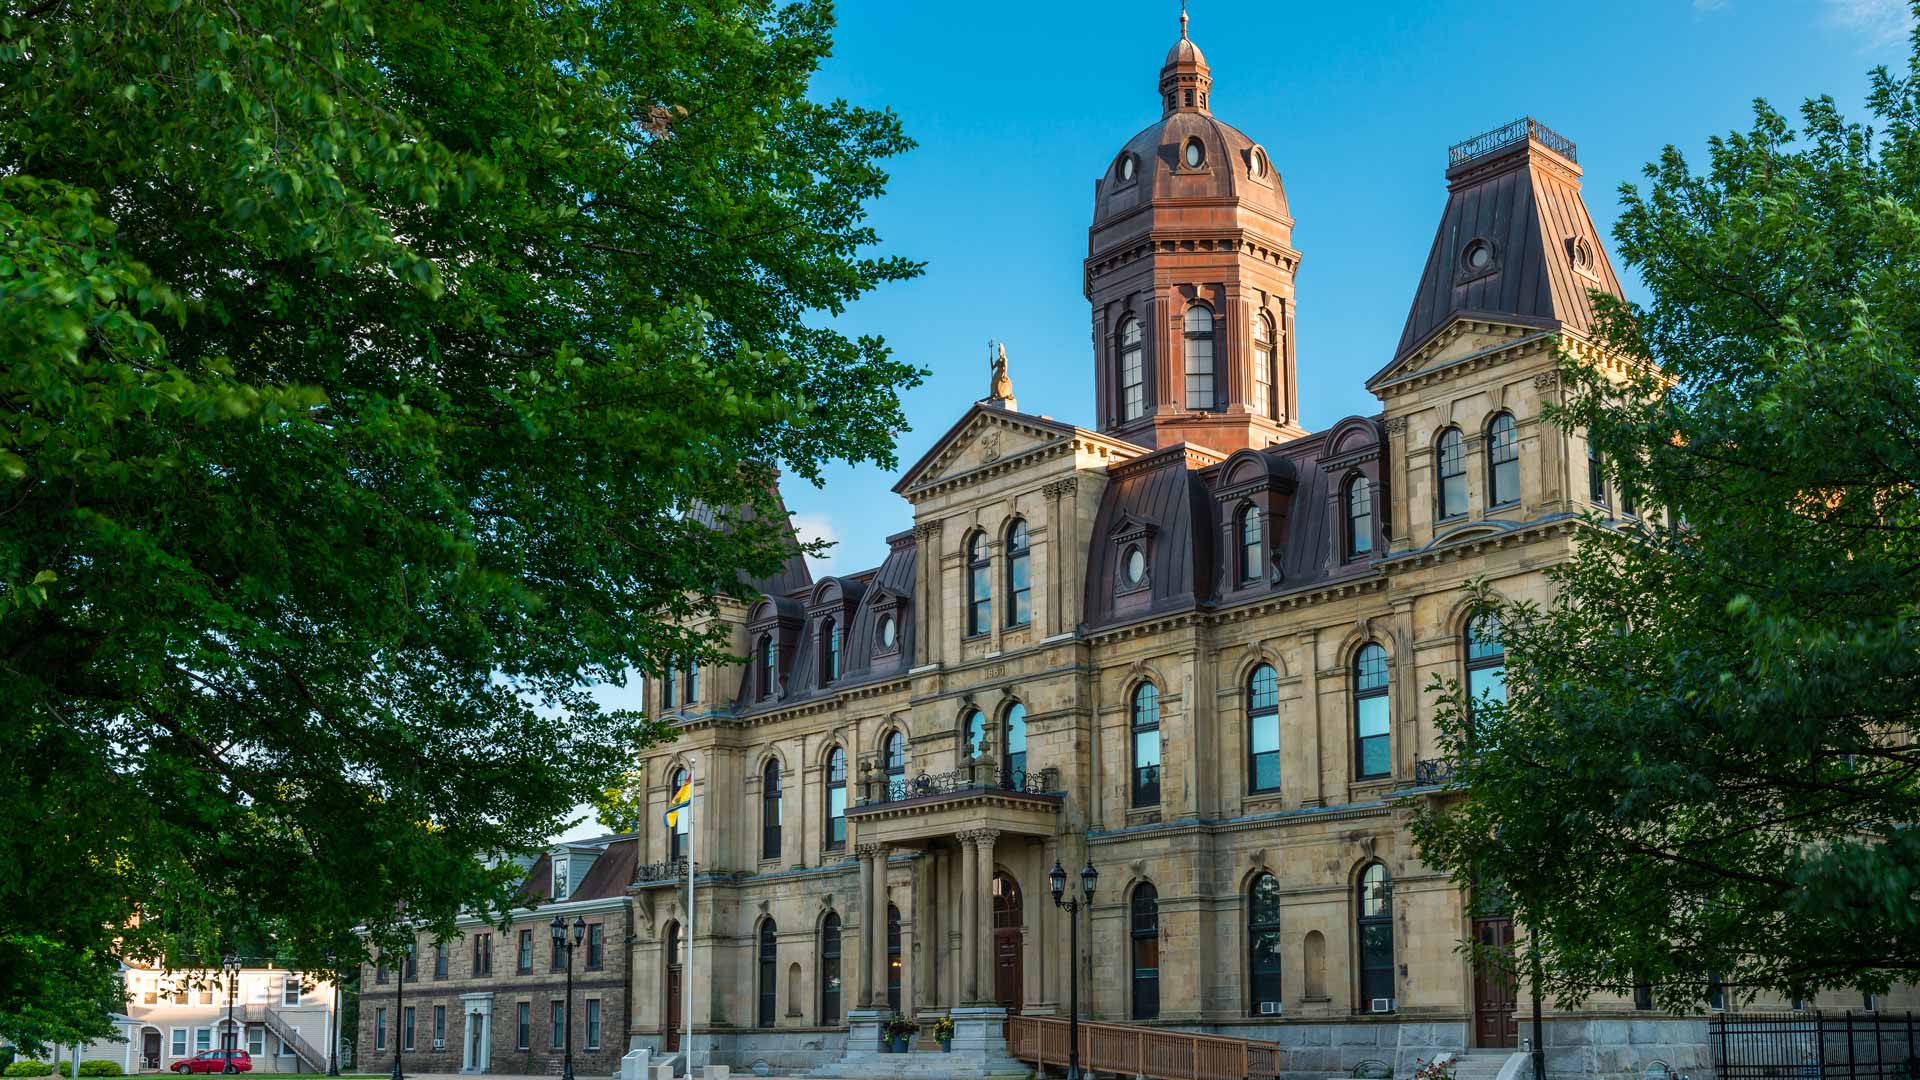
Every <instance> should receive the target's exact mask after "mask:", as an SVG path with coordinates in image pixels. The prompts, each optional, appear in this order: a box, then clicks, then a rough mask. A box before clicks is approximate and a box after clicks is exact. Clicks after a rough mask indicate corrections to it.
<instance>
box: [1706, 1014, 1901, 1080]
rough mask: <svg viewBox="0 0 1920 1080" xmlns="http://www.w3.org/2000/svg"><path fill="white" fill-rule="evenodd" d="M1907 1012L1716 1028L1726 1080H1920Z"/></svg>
mask: <svg viewBox="0 0 1920 1080" xmlns="http://www.w3.org/2000/svg"><path fill="white" fill-rule="evenodd" d="M1916 1031H1920V1023H1916V1018H1915V1017H1914V1014H1913V1013H1911V1012H1908V1013H1855V1012H1846V1013H1840V1014H1832V1013H1823V1012H1797V1013H1739V1014H1735V1015H1730V1016H1718V1017H1715V1018H1714V1019H1713V1021H1712V1022H1711V1024H1710V1025H1709V1030H1708V1039H1707V1041H1708V1042H1709V1043H1711V1044H1712V1048H1713V1066H1714V1071H1715V1073H1717V1074H1718V1075H1719V1078H1720V1080H1781V1078H1790V1077H1792V1078H1804V1080H1816V1078H1817V1080H1833V1078H1836V1077H1845V1078H1846V1080H1920V1040H1916Z"/></svg>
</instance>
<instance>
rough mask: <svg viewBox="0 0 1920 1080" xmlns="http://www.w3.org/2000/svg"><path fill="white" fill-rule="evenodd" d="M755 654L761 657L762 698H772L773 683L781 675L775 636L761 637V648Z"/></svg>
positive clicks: (765, 635) (763, 635)
mask: <svg viewBox="0 0 1920 1080" xmlns="http://www.w3.org/2000/svg"><path fill="white" fill-rule="evenodd" d="M755 652H756V653H757V654H758V656H759V664H760V671H759V675H760V696H761V697H762V698H770V697H772V696H773V681H774V679H775V678H777V677H778V676H779V674H780V658H779V655H778V654H777V653H776V652H775V646H774V644H773V635H772V634H762V635H760V648H758V649H756V650H755Z"/></svg>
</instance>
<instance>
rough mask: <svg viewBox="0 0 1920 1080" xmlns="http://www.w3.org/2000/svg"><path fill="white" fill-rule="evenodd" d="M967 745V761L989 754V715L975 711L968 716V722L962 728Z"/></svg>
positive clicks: (965, 747)
mask: <svg viewBox="0 0 1920 1080" xmlns="http://www.w3.org/2000/svg"><path fill="white" fill-rule="evenodd" d="M960 730H961V732H962V733H963V737H964V738H965V739H966V745H965V746H964V747H962V749H964V750H965V751H966V752H967V760H968V761H973V760H975V759H977V758H979V757H981V756H983V755H985V754H986V752H987V714H986V713H983V712H981V711H980V710H979V709H975V710H973V711H972V712H970V713H968V714H967V722H966V723H965V724H962V725H961V727H960Z"/></svg>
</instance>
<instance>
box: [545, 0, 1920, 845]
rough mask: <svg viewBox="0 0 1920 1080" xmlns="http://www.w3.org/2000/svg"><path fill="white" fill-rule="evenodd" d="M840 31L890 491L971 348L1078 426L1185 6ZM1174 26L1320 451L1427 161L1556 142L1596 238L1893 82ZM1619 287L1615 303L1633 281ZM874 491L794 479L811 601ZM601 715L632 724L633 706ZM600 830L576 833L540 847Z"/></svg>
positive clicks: (1663, 26) (1411, 278)
mask: <svg viewBox="0 0 1920 1080" xmlns="http://www.w3.org/2000/svg"><path fill="white" fill-rule="evenodd" d="M838 12H839V18H840V29H839V34H838V37H837V43H836V47H835V51H834V56H833V58H832V59H831V61H829V63H828V64H827V65H826V67H825V69H824V70H823V71H822V72H821V74H820V75H819V77H818V78H817V79H816V80H815V84H814V96H815V97H817V98H819V99H822V100H827V99H832V98H836V97H838V98H845V99H847V100H849V101H853V102H857V103H859V104H862V105H867V106H872V107H880V106H887V107H890V108H892V109H893V110H894V111H895V112H897V113H899V114H900V117H901V120H902V122H903V123H904V124H905V125H906V129H907V132H908V133H909V134H911V135H912V136H913V137H914V138H915V139H916V140H918V142H919V144H920V145H919V148H918V149H916V150H914V151H913V152H911V153H910V154H907V155H906V156H904V157H902V158H898V159H895V161H894V162H893V168H892V172H893V182H892V184H891V186H890V188H889V193H888V195H887V196H886V197H885V198H884V199H882V200H880V201H879V202H877V203H876V204H874V206H873V208H872V218H871V220H872V222H873V224H874V226H875V228H876V229H877V230H878V231H879V234H880V236H881V238H882V240H883V243H882V245H881V249H882V250H884V251H886V252H889V253H894V254H900V255H905V256H908V257H910V258H914V259H920V260H923V261H925V262H926V263H927V271H926V274H925V275H924V276H923V277H921V278H919V279H918V280H915V281H913V282H911V283H908V284H906V285H897V286H890V287H888V288H885V289H882V290H881V291H879V292H877V293H874V294H871V295H870V296H868V297H867V298H865V299H862V300H861V301H860V302H859V303H857V304H855V305H854V306H853V307H852V308H850V309H849V310H848V311H847V312H846V313H845V314H844V315H842V316H841V317H840V318H839V319H838V320H837V322H838V325H840V326H841V327H843V328H844V329H846V330H847V331H849V332H852V333H872V334H879V335H882V336H884V337H885V338H886V339H887V341H888V342H889V343H890V344H891V345H892V346H893V348H894V349H895V351H896V352H897V353H898V354H899V355H900V356H901V357H903V358H905V359H907V360H909V361H911V362H912V363H914V364H916V365H917V366H919V367H922V368H926V369H928V370H929V371H930V372H931V374H930V375H929V376H928V378H927V381H926V382H925V383H924V384H923V385H921V386H920V387H919V388H917V389H915V390H913V391H911V392H909V393H908V394H907V396H906V411H907V418H908V422H909V423H910V425H911V427H912V430H910V431H907V432H903V433H902V434H901V436H900V443H899V459H900V465H901V467H902V468H904V467H905V466H907V465H909V464H911V463H912V462H913V461H914V460H915V459H917V458H918V457H919V456H920V455H921V454H922V453H923V452H925V450H926V449H927V447H928V446H930V445H932V443H933V441H934V440H936V439H938V438H939V437H940V436H941V435H942V434H943V433H945V431H946V430H947V428H948V427H949V426H950V425H951V424H952V423H953V422H954V421H955V420H957V419H958V418H959V416H960V415H961V414H962V413H963V412H965V411H966V408H967V406H968V404H969V403H971V402H973V401H974V400H976V399H978V398H980V397H983V396H985V394H986V390H987V368H986V359H987V339H988V338H997V339H1000V340H1003V341H1005V342H1006V343H1007V356H1008V360H1009V364H1010V367H1011V370H1012V375H1013V384H1014V390H1015V393H1016V394H1017V396H1018V398H1019V401H1020V407H1021V409H1022V410H1023V411H1026V412H1032V413H1042V414H1045V415H1048V416H1052V417H1055V418H1056V419H1060V420H1065V421H1068V422H1071V423H1077V424H1081V425H1084V426H1089V427H1090V426H1092V425H1093V413H1092V398H1093V371H1092V354H1091V344H1090V341H1089V321H1088V320H1089V316H1088V309H1087V304H1086V299H1085V297H1084V296H1083V295H1082V293H1081V260H1082V259H1084V258H1085V256H1086V247H1087V224H1088V219H1089V217H1090V216H1091V213H1092V208H1093V182H1094V179H1095V178H1096V177H1098V176H1099V175H1100V173H1101V172H1102V171H1103V170H1104V169H1105V168H1106V166H1107V163H1108V162H1109V161H1110V160H1111V159H1112V157H1113V155H1114V154H1115V153H1117V152H1118V151H1119V149H1120V147H1121V145H1122V144H1124V143H1125V142H1126V140H1127V139H1128V138H1130V137H1131V136H1132V135H1133V134H1134V133H1136V132H1138V131H1139V130H1141V129H1142V128H1144V127H1146V126H1147V125H1148V124H1150V123H1152V122H1154V121H1156V120H1157V119H1158V118H1159V115H1160V109H1159V99H1158V95H1157V92H1156V85H1157V82H1158V79H1159V73H1160V63H1161V60H1162V59H1163V58H1164V57H1165V55H1166V51H1167V47H1168V46H1169V45H1171V44H1172V43H1173V41H1174V40H1175V39H1176V38H1177V37H1178V36H1179V4H1178V0H1116V2H1112V3H1102V4H1093V3H1047V2H1045V0H1024V2H1020V3H997V2H996V3H985V2H974V3H933V2H927V0H840V4H839V6H838ZM1190 14H1191V16H1192V24H1191V32H1192V36H1193V39H1194V41H1195V42H1197V43H1198V44H1199V45H1200V47H1201V49H1202V50H1203V51H1204V52H1205V53H1206V56H1207V60H1208V63H1209V64H1210V65H1211V66H1212V69H1213V80H1214V82H1213V96H1212V102H1213V107H1214V112H1215V115H1217V116H1219V117H1220V118H1221V119H1223V120H1225V121H1226V122H1228V123H1230V124H1232V125H1234V126H1235V127H1237V128H1239V129H1240V130H1242V131H1244V132H1246V133H1247V134H1248V135H1249V136H1251V137H1252V138H1254V139H1255V140H1257V141H1259V142H1260V143H1261V144H1263V145H1264V146H1265V147H1266V148H1267V151H1268V154H1269V155H1270V157H1271V158H1272V160H1273V162H1274V164H1275V166H1276V167H1277V168H1278V169H1279V170H1280V174H1281V176H1282V178H1283V179H1284V181H1285V183H1286V189H1287V196H1288V200H1289V203H1290V205H1291V208H1292V211H1293V216H1294V220H1295V225H1294V234H1293V239H1294V246H1295V247H1297V248H1299V249H1300V251H1301V252H1302V253H1303V257H1302V263H1301V270H1300V274H1299V279H1298V288H1297V297H1298V304H1299V308H1298V311H1299V323H1298V328H1299V336H1300V340H1299V343H1298V356H1299V365H1300V395H1301V400H1302V405H1303V406H1304V415H1303V416H1302V418H1301V421H1302V423H1303V424H1304V425H1305V426H1306V427H1307V428H1308V429H1309V430H1316V431H1317V430H1321V429H1324V428H1326V427H1329V426H1331V425H1332V424H1333V423H1334V422H1336V421H1338V420H1339V419H1340V418H1341V417H1343V416H1347V415H1349V414H1352V413H1371V412H1373V411H1375V410H1376V409H1377V408H1378V404H1377V402H1375V401H1374V399H1373V398H1372V396H1371V395H1369V394H1368V393H1367V392H1366V391H1365V390H1364V389H1363V388H1362V386H1361V383H1362V382H1363V381H1364V380H1365V378H1366V377H1367V376H1368V375H1370V374H1372V373H1373V372H1374V371H1376V370H1378V369H1379V368H1380V367H1381V366H1382V365H1383V364H1385V363H1386V362H1387V360H1388V359H1390V356H1391V351H1392V348H1393V346H1394V344H1395V343H1396V342H1397V341H1398V340H1399V335H1400V328H1401V324H1402V323H1403V322H1405V320H1406V314H1407V305H1408V302H1409V301H1410V299H1411V291H1412V289H1413V287H1414V284H1415V281H1416V279H1417V277H1418V275H1419V273H1420V269H1421V265H1422V263H1423V261H1424V260H1425V258H1426V254H1427V248H1428V246H1429V245H1430V244H1431V243H1432V240H1433V230H1434V228H1435V227H1436V226H1437V224H1438V223H1439V217H1440V211H1441V209H1442V207H1443V206H1444V205H1445V202H1446V184H1445V180H1444V176H1443V173H1444V170H1445V165H1446V148H1447V147H1448V146H1449V145H1450V144H1452V143H1454V142H1458V141H1459V140H1461V139H1465V138H1467V137H1469V136H1471V135H1475V134H1478V133H1479V132H1482V131H1485V130H1487V129H1489V128H1492V127H1496V126H1498V125H1500V124H1503V123H1505V122H1506V121H1509V120H1512V119H1515V118H1516V117H1520V116H1525V115H1532V116H1534V117H1536V118H1537V119H1539V120H1541V121H1543V122H1544V123H1546V124H1547V125H1548V126H1550V127H1553V128H1554V129H1556V130H1558V131H1559V132H1561V133H1562V134H1564V135H1566V136H1568V137H1569V138H1572V139H1573V140H1574V141H1575V142H1577V143H1578V144H1579V155H1580V165H1581V167H1582V168H1583V169H1584V170H1585V174H1586V176H1585V182H1586V197H1587V205H1588V207H1589V208H1590V209H1591V210H1592V212H1593V215H1594V218H1595V220H1596V221H1597V223H1598V224H1599V226H1600V230H1601V233H1602V235H1608V234H1610V232H1611V230H1612V226H1613V220H1614V217H1615V206H1616V203H1617V198H1616V189H1617V188H1618V186H1619V185H1620V184H1621V183H1622V182H1623V181H1628V180H1633V179H1637V178H1638V176H1639V170H1640V167H1641V165H1642V164H1644V163H1645V162H1647V161H1650V160H1652V159H1653V158H1654V157H1655V156H1656V155H1658V154H1659V152H1660V149H1661V147H1663V146H1665V145H1666V144H1668V143H1672V144H1675V145H1677V146H1679V147H1680V148H1681V149H1682V150H1684V151H1686V152H1687V154H1688V156H1689V157H1690V158H1692V159H1694V160H1699V159H1701V158H1702V157H1703V156H1704V146H1705V142H1706V139H1707V137H1708V136H1709V135H1712V134H1715V133H1720V132H1725V131H1728V130H1731V129H1736V128H1737V129H1741V130H1744V129H1746V128H1747V127H1748V126H1749V121H1750V119H1751V115H1752V110H1751V102H1752V100H1753V99H1754V98H1756V97H1764V98H1767V99H1768V100H1769V101H1771V102H1772V103H1773V104H1774V105H1775V106H1776V107H1777V108H1780V109H1782V110H1783V111H1787V112H1789V113H1790V114H1795V110H1797V109H1798V107H1799V104H1800V102H1801V101H1803V100H1804V99H1805V98H1807V97H1808V96H1811V95H1818V94H1823V93H1824V94H1831V95H1832V96H1833V97H1834V98H1836V99H1837V100H1838V101H1840V102H1841V104H1842V105H1843V106H1844V107H1845V108H1846V109H1847V110H1848V112H1849V114H1850V115H1855V116H1862V114H1863V109H1862V106H1861V102H1862V100H1863V98H1864V95H1865V93H1866V90H1867V72H1868V70H1869V69H1870V68H1872V67H1873V66H1875V65H1878V64H1886V65H1889V66H1895V67H1897V66H1899V65H1901V64H1903V63H1904V58H1905V56H1906V50H1907V45H1906V34H1907V30H1908V26H1909V24H1910V22H1911V19H1910V17H1909V15H1908V13H1907V8H1906V5H1905V0H1771V2H1760V0H1615V2H1613V3H1588V4H1578V5H1571V4H1570V5H1556V4H1551V3H1545V2H1536V3H1523V2H1517V0H1477V2H1449V3H1423V4H1417V5H1416V4H1412V3H1397V4H1378V3H1375V4H1346V5H1339V4H1282V3H1275V2H1271V0H1269V2H1267V3H1252V2H1242V0H1190ZM1862 118H1864V117H1863V116H1862ZM1615 267H1616V269H1617V270H1618V271H1619V272H1620V274H1621V279H1622V281H1623V282H1624V283H1625V284H1626V286H1627V289H1628V293H1629V295H1630V296H1636V297H1637V296H1638V295H1639V286H1638V282H1637V280H1636V279H1635V277H1634V274H1633V271H1632V268H1630V267H1626V266H1622V265H1620V264H1619V263H1618V262H1617V261H1616V263H1615ZM896 479H898V472H897V471H892V470H882V469H879V468H876V467H873V466H871V465H868V466H861V467H857V468H856V467H849V466H846V465H844V464H840V465H833V466H829V467H828V468H827V469H826V483H825V486H824V487H823V488H814V487H812V486H811V485H808V484H806V483H804V482H802V481H799V480H797V479H793V478H789V479H788V480H787V482H786V484H785V486H784V492H785V495H786V499H787V505H788V508H789V509H791V510H792V511H793V512H794V520H795V523H796V525H797V526H798V527H799V528H800V529H801V530H802V532H803V533H804V534H805V535H807V536H809V537H825V538H827V539H831V540H834V541H837V544H836V547H835V548H834V550H833V552H832V554H831V555H830V556H829V557H827V558H825V559H820V560H815V562H814V573H815V576H816V577H817V576H819V575H821V574H826V573H850V572H853V571H857V570H862V569H865V568H868V567H871V566H875V565H877V564H878V563H879V562H880V560H881V559H882V558H884V557H885V554H886V544H885V542H884V541H885V537H886V536H887V535H888V534H890V533H894V532H898V531H900V530H901V529H905V528H908V527H909V526H910V525H911V524H912V515H911V513H910V508H909V507H908V505H907V504H906V502H904V501H903V500H901V499H900V498H899V497H898V496H895V495H894V494H893V493H892V491H891V488H892V486H893V484H894V482H895V480H896ZM598 696H599V697H600V698H601V699H602V700H603V701H605V702H607V703H608V704H617V705H624V706H629V707H637V706H638V705H639V704H640V695H639V681H638V680H637V679H636V680H633V681H631V682H630V683H629V684H628V686H626V687H602V688H601V693H600V694H599V695H598ZM581 810H582V812H583V813H584V812H585V811H586V808H585V807H582V808H581ZM597 831H599V830H598V826H597V824H596V823H595V822H593V821H592V820H591V818H589V819H588V820H585V821H582V822H580V823H579V824H577V825H575V826H574V827H573V828H570V829H568V830H567V831H566V832H565V833H564V834H563V835H564V836H565V837H567V838H575V837H580V836H587V835H592V834H593V833H595V832H597Z"/></svg>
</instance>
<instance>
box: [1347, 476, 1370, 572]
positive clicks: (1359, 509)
mask: <svg viewBox="0 0 1920 1080" xmlns="http://www.w3.org/2000/svg"><path fill="white" fill-rule="evenodd" d="M1372 550H1373V485H1372V484H1371V483H1369V482H1368V481H1367V478H1366V477H1364V476H1360V475H1358V474H1356V475H1355V476H1353V477H1352V478H1351V479H1349V480H1348V481H1347V558H1349V559H1357V558H1359V557H1360V556H1362V555H1365V554H1367V553H1368V552H1370V551H1372Z"/></svg>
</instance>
